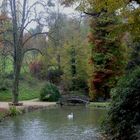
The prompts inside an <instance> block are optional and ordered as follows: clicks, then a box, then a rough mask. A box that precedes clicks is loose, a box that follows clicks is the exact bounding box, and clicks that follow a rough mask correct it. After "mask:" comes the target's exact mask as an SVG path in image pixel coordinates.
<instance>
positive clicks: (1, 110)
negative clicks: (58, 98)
mask: <svg viewBox="0 0 140 140" xmlns="http://www.w3.org/2000/svg"><path fill="white" fill-rule="evenodd" d="M20 103H23V105H22V106H9V102H0V122H1V121H3V120H4V119H6V118H8V117H12V116H16V115H20V114H24V113H28V112H32V111H35V110H38V109H47V108H51V107H56V106H57V104H56V102H40V101H22V102H20ZM12 107H13V108H15V109H14V113H17V114H15V115H12V112H11V111H10V110H11V108H12Z"/></svg>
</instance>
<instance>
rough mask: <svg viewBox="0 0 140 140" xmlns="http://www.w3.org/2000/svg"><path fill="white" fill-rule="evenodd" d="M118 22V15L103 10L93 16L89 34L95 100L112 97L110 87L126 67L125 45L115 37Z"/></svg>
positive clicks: (93, 97) (91, 80)
mask: <svg viewBox="0 0 140 140" xmlns="http://www.w3.org/2000/svg"><path fill="white" fill-rule="evenodd" d="M117 24H118V19H117V16H115V15H113V14H109V15H108V14H107V13H106V12H102V13H101V14H100V16H98V17H96V18H95V17H94V18H92V21H91V24H90V27H91V33H90V34H89V43H90V47H91V52H92V53H91V59H90V65H91V66H92V67H93V72H92V74H91V77H90V96H91V98H92V99H93V100H99V99H102V100H105V99H108V98H110V89H111V88H112V87H114V86H115V85H116V82H117V79H118V78H119V76H121V75H122V74H123V72H124V68H125V57H124V56H125V55H124V54H125V53H126V52H125V46H124V45H122V42H121V39H120V38H119V36H118V37H114V36H113V35H112V34H113V32H114V28H113V27H114V26H116V25H117Z"/></svg>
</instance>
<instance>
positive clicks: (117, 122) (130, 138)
mask: <svg viewBox="0 0 140 140" xmlns="http://www.w3.org/2000/svg"><path fill="white" fill-rule="evenodd" d="M111 94H112V100H113V101H112V103H111V108H110V110H109V112H108V115H107V119H106V120H105V121H104V123H103V129H104V130H105V133H106V134H108V135H109V136H110V139H113V140H136V139H138V135H139V134H138V133H139V132H138V128H139V127H140V119H139V118H140V111H139V109H140V69H137V70H135V71H133V72H132V73H131V74H129V75H126V76H124V77H123V78H122V79H121V80H120V81H119V82H118V84H117V87H116V88H115V89H113V90H112V92H111Z"/></svg>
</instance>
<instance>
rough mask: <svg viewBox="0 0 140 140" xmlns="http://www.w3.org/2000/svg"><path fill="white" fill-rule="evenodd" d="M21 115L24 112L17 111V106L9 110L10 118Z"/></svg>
mask: <svg viewBox="0 0 140 140" xmlns="http://www.w3.org/2000/svg"><path fill="white" fill-rule="evenodd" d="M21 113H22V112H21V111H20V110H19V109H17V108H16V107H15V106H12V107H10V109H9V115H10V116H17V115H19V114H21Z"/></svg>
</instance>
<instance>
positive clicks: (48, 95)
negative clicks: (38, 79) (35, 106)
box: [40, 82, 60, 102]
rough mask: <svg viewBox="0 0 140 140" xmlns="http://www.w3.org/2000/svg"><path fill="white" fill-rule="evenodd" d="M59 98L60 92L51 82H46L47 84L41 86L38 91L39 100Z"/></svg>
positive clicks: (56, 99)
mask: <svg viewBox="0 0 140 140" xmlns="http://www.w3.org/2000/svg"><path fill="white" fill-rule="evenodd" d="M59 98H60V92H59V90H58V88H57V86H55V85H54V84H52V83H49V82H47V84H46V85H45V86H44V87H43V88H42V90H41V93H40V100H41V101H52V102H53V101H54V102H55V101H58V99H59Z"/></svg>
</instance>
